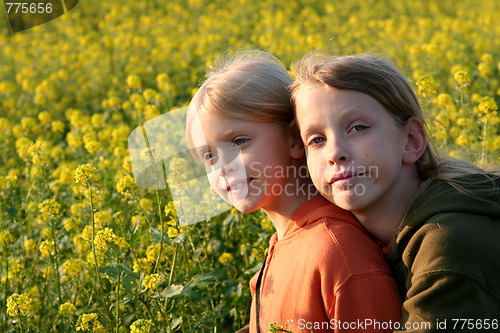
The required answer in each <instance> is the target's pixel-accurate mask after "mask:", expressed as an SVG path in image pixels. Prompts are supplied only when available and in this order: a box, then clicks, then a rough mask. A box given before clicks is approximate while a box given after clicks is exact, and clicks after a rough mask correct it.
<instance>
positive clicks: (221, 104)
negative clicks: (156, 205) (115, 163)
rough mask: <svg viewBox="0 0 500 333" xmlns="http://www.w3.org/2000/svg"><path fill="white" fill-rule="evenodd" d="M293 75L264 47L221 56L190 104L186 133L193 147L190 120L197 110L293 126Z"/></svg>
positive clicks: (240, 118) (246, 119) (234, 117)
mask: <svg viewBox="0 0 500 333" xmlns="http://www.w3.org/2000/svg"><path fill="white" fill-rule="evenodd" d="M292 81H293V79H292V77H291V76H290V74H289V73H288V71H287V70H286V68H285V66H283V64H281V62H280V61H279V60H278V59H277V58H276V57H274V56H273V55H271V54H269V53H267V52H263V51H245V52H239V53H237V54H236V55H234V56H227V55H225V56H221V57H219V58H218V60H217V63H216V66H215V67H213V68H212V69H211V70H210V71H209V72H208V74H207V78H206V80H205V81H204V83H203V84H202V85H201V87H200V89H199V90H198V91H197V92H196V94H195V95H194V97H193V99H192V100H191V103H190V104H189V107H188V114H187V119H186V125H187V126H186V134H187V141H188V145H189V146H190V147H192V141H191V140H192V139H191V132H190V131H191V126H190V123H191V122H192V120H193V117H194V115H195V113H196V112H199V113H204V112H208V113H211V114H214V115H219V116H224V117H228V118H231V119H237V120H244V121H251V122H260V123H264V122H274V123H279V124H282V125H283V126H286V127H291V128H292V129H293V127H294V126H293V125H294V111H293V107H292V103H291V94H290V90H289V86H290V85H291V84H292Z"/></svg>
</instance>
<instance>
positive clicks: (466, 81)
mask: <svg viewBox="0 0 500 333" xmlns="http://www.w3.org/2000/svg"><path fill="white" fill-rule="evenodd" d="M453 77H454V78H455V81H457V83H458V86H459V87H461V88H465V87H468V86H470V77H469V73H467V72H465V71H458V72H456V73H455V75H454V76H453Z"/></svg>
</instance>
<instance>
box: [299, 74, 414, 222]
mask: <svg viewBox="0 0 500 333" xmlns="http://www.w3.org/2000/svg"><path fill="white" fill-rule="evenodd" d="M295 100H296V110H297V121H298V123H299V127H300V134H301V137H302V140H303V141H304V144H305V147H306V154H307V164H308V167H309V172H310V173H311V177H312V180H313V183H314V185H315V186H316V187H317V188H318V190H319V191H320V193H321V194H322V195H323V196H324V197H326V198H327V199H328V200H330V201H331V202H333V203H335V204H337V205H338V206H340V207H342V208H344V209H346V210H350V211H352V212H353V213H354V214H355V215H356V213H361V214H363V213H366V212H373V211H379V210H381V209H382V210H383V209H387V207H390V205H406V203H405V202H402V200H401V193H404V191H405V186H406V184H405V183H406V178H407V174H408V173H407V172H406V171H405V170H406V169H405V168H406V166H405V163H404V161H403V156H404V152H405V146H406V137H405V134H404V133H405V129H404V128H401V127H399V126H397V125H396V123H395V122H394V120H393V119H392V117H391V115H390V114H389V113H388V111H387V110H386V109H385V108H384V107H383V106H382V105H381V104H380V103H379V102H378V101H377V100H375V99H374V98H372V97H370V96H369V95H366V94H363V93H361V92H358V91H353V90H342V89H335V88H331V87H327V86H324V85H320V84H315V85H312V86H305V87H302V88H300V90H299V91H298V92H297V94H296V96H295ZM356 216H358V215H356Z"/></svg>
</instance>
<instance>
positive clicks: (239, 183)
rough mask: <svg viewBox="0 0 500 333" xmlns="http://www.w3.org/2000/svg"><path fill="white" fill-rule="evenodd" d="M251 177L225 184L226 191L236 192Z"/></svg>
mask: <svg viewBox="0 0 500 333" xmlns="http://www.w3.org/2000/svg"><path fill="white" fill-rule="evenodd" d="M252 179H253V178H248V179H245V180H236V181H232V182H231V183H229V184H227V185H226V191H228V192H238V191H239V190H241V188H242V187H243V186H244V185H247V184H248V183H249V182H250V181H251V180H252Z"/></svg>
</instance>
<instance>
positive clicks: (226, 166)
mask: <svg viewBox="0 0 500 333" xmlns="http://www.w3.org/2000/svg"><path fill="white" fill-rule="evenodd" d="M238 156H239V154H235V153H234V152H233V151H226V152H219V158H220V167H219V174H220V175H221V176H222V177H224V176H226V175H229V174H231V173H235V172H236V171H238V169H239V164H241V161H240V159H239V158H238Z"/></svg>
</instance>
